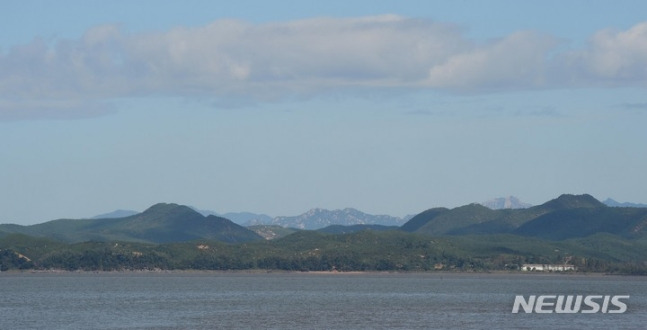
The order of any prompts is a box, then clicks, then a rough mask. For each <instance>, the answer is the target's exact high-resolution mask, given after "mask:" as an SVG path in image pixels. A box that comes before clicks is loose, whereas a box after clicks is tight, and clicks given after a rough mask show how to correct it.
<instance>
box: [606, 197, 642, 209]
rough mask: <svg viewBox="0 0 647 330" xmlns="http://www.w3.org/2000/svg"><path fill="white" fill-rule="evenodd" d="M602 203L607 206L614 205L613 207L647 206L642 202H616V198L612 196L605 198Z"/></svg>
mask: <svg viewBox="0 0 647 330" xmlns="http://www.w3.org/2000/svg"><path fill="white" fill-rule="evenodd" d="M602 203H604V204H605V205H607V206H612V207H647V204H640V203H627V202H624V203H621V202H616V201H615V200H613V199H611V198H607V199H605V200H604V201H603V202H602Z"/></svg>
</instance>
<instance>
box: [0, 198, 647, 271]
mask: <svg viewBox="0 0 647 330" xmlns="http://www.w3.org/2000/svg"><path fill="white" fill-rule="evenodd" d="M645 225H647V209H645V208H623V207H607V206H605V205H603V204H602V203H600V202H598V201H597V200H596V199H594V198H593V197H591V196H589V195H580V196H574V195H562V196H560V197H559V198H557V199H555V200H552V201H549V202H547V203H545V204H542V205H539V206H534V207H531V208H527V209H520V210H496V211H495V210H491V209H488V208H485V207H483V206H480V205H476V204H471V205H466V206H462V207H458V208H455V209H445V208H436V209H431V210H428V211H425V212H422V213H420V214H418V215H417V216H415V217H414V218H412V219H411V220H410V221H409V222H407V223H406V224H404V225H403V226H402V227H386V226H377V225H360V226H348V227H343V226H331V227H328V228H324V229H322V230H319V231H297V230H293V229H286V228H280V227H272V226H262V227H255V228H253V229H254V230H255V231H256V232H258V233H269V234H268V235H274V236H273V237H274V238H275V239H273V240H265V239H263V238H261V236H259V235H258V234H256V233H255V232H253V231H251V230H249V229H246V228H243V227H240V226H238V225H236V224H234V223H232V222H231V221H229V220H226V219H223V218H218V217H214V216H208V217H204V216H202V215H200V214H199V213H197V212H195V211H193V210H192V209H190V208H188V207H185V206H180V205H175V204H158V205H155V206H153V207H151V208H150V209H148V210H146V211H145V212H143V213H140V214H137V215H133V216H130V217H125V218H119V219H98V220H55V221H50V222H47V223H43V224H40V225H34V226H16V225H1V226H0V270H7V269H66V270H78V269H82V270H124V269H214V270H229V269H282V270H297V271H329V270H340V271H352V270H356V271H370V270H377V271H380V270H390V271H391V270H396V271H427V270H443V271H444V270H458V271H488V270H518V269H519V268H520V266H521V265H522V264H524V263H550V264H564V263H567V264H570V265H574V266H576V267H577V269H578V271H592V272H609V273H623V274H647V264H646V262H647V235H646V234H645V232H646V231H645ZM264 236H266V235H264Z"/></svg>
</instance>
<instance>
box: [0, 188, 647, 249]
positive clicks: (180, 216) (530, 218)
mask: <svg viewBox="0 0 647 330" xmlns="http://www.w3.org/2000/svg"><path fill="white" fill-rule="evenodd" d="M606 202H607V203H609V200H607V201H606ZM521 205H525V204H524V203H521V202H519V201H518V200H517V199H516V198H513V197H508V198H505V199H503V200H497V201H496V202H495V203H493V204H491V205H490V206H491V207H492V208H497V209H492V208H488V207H486V206H483V205H481V204H469V205H464V206H460V207H456V208H453V209H448V208H432V209H429V210H426V211H424V212H421V213H420V214H418V215H416V216H414V217H412V218H411V219H410V220H408V221H406V222H405V220H403V219H401V218H397V217H392V216H387V215H370V214H366V213H363V212H361V211H358V210H356V209H352V208H347V209H343V210H325V209H312V210H310V211H308V212H306V213H304V214H301V215H299V216H294V217H275V218H270V217H269V216H259V215H256V214H252V213H237V214H238V215H239V216H240V217H239V220H241V219H246V221H250V222H255V223H257V224H256V225H254V226H250V228H252V229H253V230H250V228H246V227H243V226H241V225H239V224H236V223H234V222H233V221H231V220H229V219H226V218H224V217H220V216H216V215H212V214H208V215H206V216H205V215H203V214H201V213H200V212H198V211H196V210H194V209H192V208H190V207H188V206H183V205H177V204H164V203H160V204H156V205H153V206H151V207H150V208H149V209H147V210H146V211H144V212H141V213H136V214H132V211H124V210H120V211H115V212H111V213H107V214H104V215H101V216H97V217H95V218H93V219H80V220H73V219H59V220H53V221H49V222H45V223H42V224H37V225H31V226H20V225H11V224H5V225H0V236H2V235H3V234H8V233H20V234H25V235H29V236H35V237H48V238H51V239H56V240H59V241H63V242H83V241H134V242H148V243H166V242H182V241H190V240H196V239H209V240H218V241H223V242H230V243H233V242H245V241H253V240H261V239H263V238H265V239H272V238H278V237H282V236H285V235H289V234H290V233H293V232H294V231H296V230H319V231H321V232H326V233H336V234H340V233H351V232H357V231H362V230H372V231H384V230H387V231H388V230H401V231H405V232H413V233H418V234H425V235H433V236H445V235H452V236H457V235H489V234H513V235H520V236H531V237H537V238H541V239H548V240H564V239H569V238H576V237H586V236H589V235H593V234H596V233H608V234H614V235H619V236H621V237H625V238H632V237H642V236H643V235H644V233H645V230H646V229H645V228H647V208H645V207H627V206H622V205H626V204H620V205H621V206H614V207H610V206H607V205H605V204H604V203H601V202H600V201H598V200H597V199H595V198H593V197H592V196H591V195H586V194H585V195H561V196H560V197H558V198H556V199H553V200H550V201H548V202H546V203H544V204H541V205H537V206H531V207H526V208H516V207H518V206H521ZM612 205H616V204H612ZM632 205H633V204H632ZM500 206H502V207H503V208H498V207H500ZM203 212H204V211H203ZM129 214H130V215H129ZM124 215H125V216H124ZM281 228H293V229H292V230H283V229H281Z"/></svg>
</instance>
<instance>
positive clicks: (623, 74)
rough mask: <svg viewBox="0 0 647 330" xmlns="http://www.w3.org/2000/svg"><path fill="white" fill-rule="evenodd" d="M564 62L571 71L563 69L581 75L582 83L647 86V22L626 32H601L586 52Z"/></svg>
mask: <svg viewBox="0 0 647 330" xmlns="http://www.w3.org/2000/svg"><path fill="white" fill-rule="evenodd" d="M564 58H565V63H566V64H568V65H570V66H571V67H570V70H569V67H563V68H562V69H563V70H564V69H566V70H569V71H571V72H572V74H577V73H579V74H580V75H579V76H578V77H577V78H579V79H586V80H588V81H591V82H593V83H595V84H609V85H620V86H623V85H638V86H647V84H646V83H647V22H644V23H641V24H637V25H635V26H634V27H632V28H631V29H629V30H626V31H614V30H603V31H599V32H598V33H596V34H595V35H594V36H593V37H592V38H591V40H590V42H589V46H588V48H587V49H584V50H579V51H573V52H570V53H567V54H565V56H564ZM576 70H578V71H576ZM580 83H582V82H580Z"/></svg>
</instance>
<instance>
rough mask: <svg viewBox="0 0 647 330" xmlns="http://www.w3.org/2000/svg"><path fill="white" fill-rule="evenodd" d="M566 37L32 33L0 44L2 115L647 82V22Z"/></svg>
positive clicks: (284, 26) (379, 30)
mask: <svg viewBox="0 0 647 330" xmlns="http://www.w3.org/2000/svg"><path fill="white" fill-rule="evenodd" d="M561 46H563V43H560V42H559V41H558V39H557V38H555V37H551V36H547V35H542V34H539V33H535V32H530V31H521V32H516V33H513V34H511V35H509V36H505V37H503V38H500V39H498V40H493V41H489V42H486V43H479V42H475V41H473V40H470V39H468V38H466V37H465V36H464V35H463V34H462V30H461V29H460V28H458V27H457V26H455V25H451V24H445V23H438V22H433V21H428V20H420V19H410V18H404V17H400V16H395V15H385V16H375V17H361V18H341V19H338V18H314V19H305V20H299V21H290V22H279V23H269V24H258V25H256V24H250V23H247V22H243V21H238V20H218V21H215V22H213V23H211V24H209V25H206V26H202V27H197V28H186V27H177V28H174V29H172V30H169V31H165V32H154V33H141V34H128V33H126V32H124V31H122V30H121V29H120V28H119V27H117V26H112V25H106V26H98V27H95V28H93V29H91V30H89V31H87V32H86V33H85V34H84V35H83V36H82V37H81V38H79V39H77V40H42V39H35V40H33V41H32V42H31V43H28V44H24V45H17V46H14V47H13V48H11V49H9V50H8V51H7V52H5V53H0V119H1V118H22V117H39V116H40V117H48V115H47V113H52V112H55V111H64V110H63V109H64V108H65V104H70V105H71V106H70V108H73V109H77V110H73V111H68V113H77V112H78V109H79V108H82V107H87V108H88V109H95V110H96V109H104V106H103V105H102V104H103V102H104V101H105V100H109V99H111V98H116V97H129V96H147V95H162V94H165V95H171V96H198V97H206V98H214V99H227V98H245V99H252V100H257V101H258V100H260V101H262V100H280V99H281V98H282V97H285V96H294V95H296V96H307V95H313V94H317V93H320V92H322V91H326V90H328V89H335V88H353V87H361V88H389V87H397V88H402V87H404V88H408V87H411V88H434V89H448V90H452V91H458V92H474V91H477V92H483V91H507V90H518V89H534V88H563V87H582V86H591V85H599V84H612V85H620V86H627V85H628V86H635V85H638V86H644V85H645V81H647V79H646V78H647V23H642V24H639V25H636V26H634V27H633V28H631V29H629V30H627V31H610V30H609V31H600V32H598V33H596V34H595V35H594V36H593V38H592V39H591V42H590V45H589V46H588V47H587V48H586V49H580V50H569V51H563V50H560V48H559V47H561ZM81 105H83V106H81ZM20 111H24V113H23V114H21V115H18V114H17V113H16V112H20ZM91 111H92V110H89V112H90V113H92V112H91ZM102 112H103V111H98V110H97V113H102ZM26 114H29V115H28V116H27V115H26Z"/></svg>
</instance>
